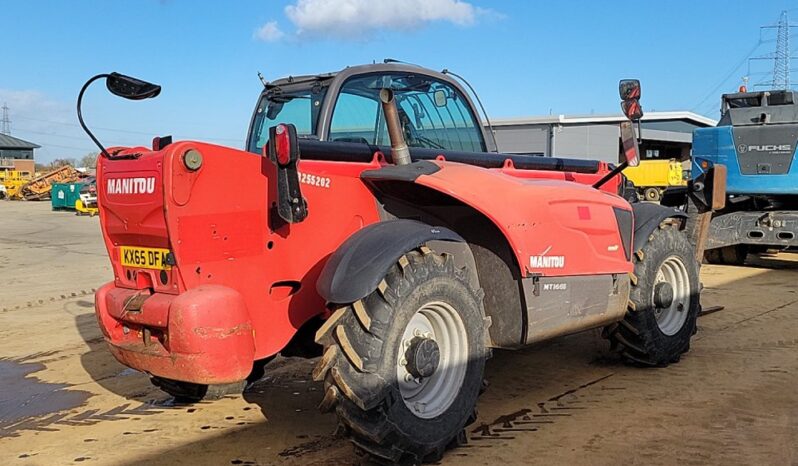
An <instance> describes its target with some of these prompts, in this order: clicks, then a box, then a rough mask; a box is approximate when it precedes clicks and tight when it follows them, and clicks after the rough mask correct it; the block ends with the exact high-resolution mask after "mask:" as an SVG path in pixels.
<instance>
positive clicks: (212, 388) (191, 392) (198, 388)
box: [150, 377, 246, 403]
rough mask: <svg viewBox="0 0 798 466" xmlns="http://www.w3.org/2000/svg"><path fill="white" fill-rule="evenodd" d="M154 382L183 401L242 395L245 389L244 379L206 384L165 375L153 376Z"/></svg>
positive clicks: (176, 398)
mask: <svg viewBox="0 0 798 466" xmlns="http://www.w3.org/2000/svg"><path fill="white" fill-rule="evenodd" d="M150 380H151V381H152V384H153V385H155V386H156V387H158V388H160V389H161V390H163V391H165V392H166V393H168V394H170V395H172V396H173V397H175V401H178V402H181V403H197V402H199V401H209V400H219V399H222V398H224V397H225V396H228V395H240V394H241V392H243V391H244V385H245V384H246V382H245V381H244V380H242V381H240V382H234V383H226V384H218V385H206V384H199V383H192V382H182V381H180V380H172V379H167V378H164V377H153V378H152V379H150Z"/></svg>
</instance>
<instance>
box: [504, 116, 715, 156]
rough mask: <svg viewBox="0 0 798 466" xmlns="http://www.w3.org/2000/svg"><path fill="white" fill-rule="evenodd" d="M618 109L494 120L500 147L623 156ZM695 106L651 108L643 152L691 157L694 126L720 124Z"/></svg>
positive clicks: (511, 150) (644, 121)
mask: <svg viewBox="0 0 798 466" xmlns="http://www.w3.org/2000/svg"><path fill="white" fill-rule="evenodd" d="M624 119H625V117H624V116H623V115H621V114H618V115H546V116H538V117H524V118H498V119H495V120H491V123H492V126H493V130H494V134H495V135H496V143H497V145H498V146H499V151H500V152H504V153H509V154H522V153H523V154H529V153H532V154H537V155H543V156H549V157H570V158H578V159H591V160H603V161H606V162H612V163H617V162H619V160H618V156H619V154H620V150H619V148H620V133H619V129H618V124H619V123H620V122H621V121H623V120H624ZM716 124H717V122H716V121H715V120H713V119H711V118H707V117H704V116H701V115H697V114H695V113H692V112H686V111H680V112H648V113H646V114H645V115H644V116H643V119H642V120H641V128H642V141H641V143H640V155H641V158H642V159H643V160H646V159H677V160H686V159H687V158H688V157H689V156H690V148H691V146H692V141H693V130H694V129H696V128H704V127H707V126H715V125H716Z"/></svg>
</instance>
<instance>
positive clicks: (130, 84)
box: [105, 73, 161, 100]
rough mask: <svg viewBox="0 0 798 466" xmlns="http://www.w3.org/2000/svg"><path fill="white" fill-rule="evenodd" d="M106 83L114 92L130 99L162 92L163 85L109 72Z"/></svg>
mask: <svg viewBox="0 0 798 466" xmlns="http://www.w3.org/2000/svg"><path fill="white" fill-rule="evenodd" d="M105 85H106V87H108V90H109V91H110V92H111V93H112V94H114V95H116V96H119V97H124V98H125V99H129V100H143V99H149V98H152V97H156V96H158V94H160V93H161V86H159V85H157V84H152V83H148V82H147V81H142V80H140V79H136V78H132V77H130V76H125V75H124V74H119V73H111V74H109V75H108V77H107V78H106V80H105Z"/></svg>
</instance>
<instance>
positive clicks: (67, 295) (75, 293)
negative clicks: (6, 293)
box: [0, 288, 97, 313]
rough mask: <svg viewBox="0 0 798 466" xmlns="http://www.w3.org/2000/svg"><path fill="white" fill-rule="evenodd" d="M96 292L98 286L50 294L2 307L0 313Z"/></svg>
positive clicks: (35, 306)
mask: <svg viewBox="0 0 798 466" xmlns="http://www.w3.org/2000/svg"><path fill="white" fill-rule="evenodd" d="M96 292H97V289H96V288H89V289H87V290H86V289H84V290H78V291H70V292H67V293H64V294H61V295H59V296H50V297H49V298H40V299H37V300H35V301H28V302H26V303H25V304H18V305H16V306H8V307H2V308H0V313H5V312H11V311H19V310H23V309H31V308H37V307H40V306H44V305H47V304H51V303H58V302H62V301H68V300H70V299H73V298H79V297H81V296H88V295H93V294H94V293H96Z"/></svg>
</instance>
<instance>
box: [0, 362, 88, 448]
mask: <svg viewBox="0 0 798 466" xmlns="http://www.w3.org/2000/svg"><path fill="white" fill-rule="evenodd" d="M42 369H44V364H41V363H33V362H20V361H14V360H10V359H2V358H0V438H2V437H9V436H15V435H17V431H19V430H25V429H31V428H33V429H36V425H38V424H39V423H40V422H41V420H42V419H43V418H52V417H54V416H56V417H57V416H58V413H61V412H63V411H67V410H70V409H73V408H76V407H78V406H80V405H82V404H83V403H85V402H86V400H87V399H88V398H89V397H90V396H91V393H89V392H86V391H81V390H67V387H69V385H67V384H55V383H47V382H42V381H41V380H39V379H37V378H36V377H34V376H31V374H33V373H34V372H38V371H40V370H42Z"/></svg>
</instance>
